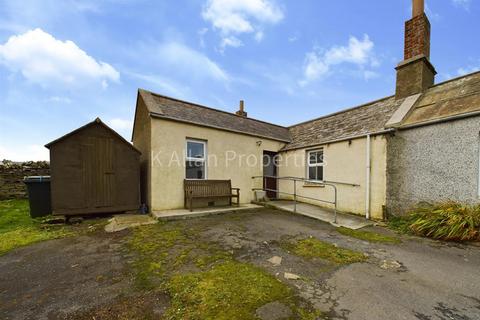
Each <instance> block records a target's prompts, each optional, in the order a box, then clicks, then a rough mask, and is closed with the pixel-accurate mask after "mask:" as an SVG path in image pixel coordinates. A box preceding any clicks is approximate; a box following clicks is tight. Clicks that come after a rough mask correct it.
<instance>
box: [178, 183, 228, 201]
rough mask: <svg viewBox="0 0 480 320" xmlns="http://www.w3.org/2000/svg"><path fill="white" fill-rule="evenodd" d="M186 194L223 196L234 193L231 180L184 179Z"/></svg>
mask: <svg viewBox="0 0 480 320" xmlns="http://www.w3.org/2000/svg"><path fill="white" fill-rule="evenodd" d="M183 186H184V190H185V194H192V195H193V196H204V197H208V196H223V195H230V194H232V181H231V180H184V183H183Z"/></svg>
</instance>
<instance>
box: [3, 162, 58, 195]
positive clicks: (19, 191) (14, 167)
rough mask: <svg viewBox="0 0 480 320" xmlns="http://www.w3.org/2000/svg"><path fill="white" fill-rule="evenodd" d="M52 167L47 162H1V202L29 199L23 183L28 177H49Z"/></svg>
mask: <svg viewBox="0 0 480 320" xmlns="http://www.w3.org/2000/svg"><path fill="white" fill-rule="evenodd" d="M48 175H50V165H49V163H48V162H45V161H38V162H34V161H29V162H12V161H7V160H3V161H2V162H0V200H5V199H22V198H26V197H27V188H26V186H25V184H24V183H23V178H24V177H26V176H48Z"/></svg>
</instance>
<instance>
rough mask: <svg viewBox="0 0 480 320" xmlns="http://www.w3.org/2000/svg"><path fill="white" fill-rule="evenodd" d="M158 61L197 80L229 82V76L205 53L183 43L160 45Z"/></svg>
mask: <svg viewBox="0 0 480 320" xmlns="http://www.w3.org/2000/svg"><path fill="white" fill-rule="evenodd" d="M158 59H160V60H161V61H162V63H164V64H167V65H169V66H171V67H173V68H175V69H176V70H177V72H180V71H181V72H184V73H188V74H189V75H190V76H194V77H197V78H210V79H214V80H219V81H228V80H229V76H228V74H227V73H226V72H225V71H224V70H223V69H222V68H221V67H220V66H218V65H217V64H216V63H215V62H213V61H212V60H210V59H209V58H208V57H207V56H206V55H204V54H203V53H201V52H199V51H196V50H194V49H192V48H190V47H188V46H186V45H184V44H183V43H180V42H176V41H171V42H166V43H163V44H161V45H160V47H159V48H158Z"/></svg>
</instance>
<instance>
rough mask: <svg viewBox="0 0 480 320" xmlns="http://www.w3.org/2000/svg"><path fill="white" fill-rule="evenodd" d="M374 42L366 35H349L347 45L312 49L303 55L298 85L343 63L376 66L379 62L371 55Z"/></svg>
mask: <svg viewBox="0 0 480 320" xmlns="http://www.w3.org/2000/svg"><path fill="white" fill-rule="evenodd" d="M373 48H374V43H373V42H372V41H371V40H370V38H369V37H368V35H364V37H363V40H359V39H357V38H356V37H350V39H349V42H348V46H334V47H332V48H330V49H328V50H327V51H321V50H318V49H316V50H315V49H314V50H313V51H311V52H308V53H307V54H306V56H305V64H304V72H303V73H304V78H303V79H302V80H301V81H300V85H302V86H304V85H307V84H308V83H309V82H312V81H315V80H317V79H320V78H322V77H324V76H326V75H328V74H329V73H330V72H331V71H332V67H333V66H336V65H340V64H344V63H349V64H353V65H356V66H359V67H361V68H365V67H366V66H369V67H377V66H378V64H379V62H378V60H377V59H376V58H375V57H374V55H373ZM372 76H373V72H364V77H365V78H366V79H369V78H371V77H372Z"/></svg>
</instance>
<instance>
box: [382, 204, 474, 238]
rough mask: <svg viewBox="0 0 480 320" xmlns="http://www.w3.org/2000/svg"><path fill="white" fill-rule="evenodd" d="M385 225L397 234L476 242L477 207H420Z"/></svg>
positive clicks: (460, 205) (448, 205)
mask: <svg viewBox="0 0 480 320" xmlns="http://www.w3.org/2000/svg"><path fill="white" fill-rule="evenodd" d="M389 226H390V227H391V228H392V229H394V230H397V231H400V232H404V233H411V234H415V235H419V236H422V237H428V238H433V239H437V240H446V241H475V240H476V241H478V240H480V205H463V204H460V203H457V202H443V203H436V204H424V205H421V206H418V207H417V208H415V209H413V210H412V211H411V212H410V213H409V214H408V215H407V216H405V217H400V218H393V219H391V221H390V222H389Z"/></svg>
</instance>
